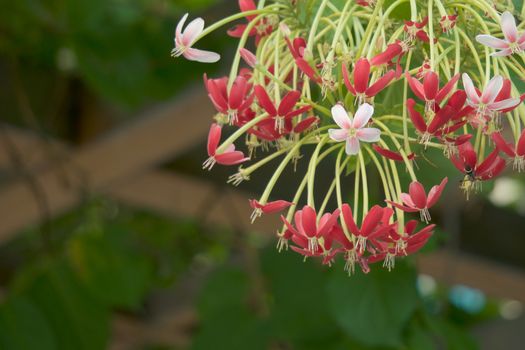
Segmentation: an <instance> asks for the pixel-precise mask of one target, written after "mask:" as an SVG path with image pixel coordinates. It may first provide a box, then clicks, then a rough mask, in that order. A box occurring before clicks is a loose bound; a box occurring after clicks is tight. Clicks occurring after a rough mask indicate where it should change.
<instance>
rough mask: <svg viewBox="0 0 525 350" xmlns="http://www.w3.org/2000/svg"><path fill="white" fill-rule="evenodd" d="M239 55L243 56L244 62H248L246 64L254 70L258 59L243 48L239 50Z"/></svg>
mask: <svg viewBox="0 0 525 350" xmlns="http://www.w3.org/2000/svg"><path fill="white" fill-rule="evenodd" d="M239 54H240V55H241V57H242V59H243V60H244V62H246V64H247V65H249V66H250V67H252V68H254V67H255V66H256V65H257V57H256V56H255V55H254V54H253V52H251V51H250V50H247V49H245V48H241V49H240V50H239Z"/></svg>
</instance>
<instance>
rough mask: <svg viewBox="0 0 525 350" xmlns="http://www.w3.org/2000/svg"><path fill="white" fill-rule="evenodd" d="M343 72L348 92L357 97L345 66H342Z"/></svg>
mask: <svg viewBox="0 0 525 350" xmlns="http://www.w3.org/2000/svg"><path fill="white" fill-rule="evenodd" d="M341 70H342V71H343V81H344V83H345V85H346V88H347V89H348V91H350V93H351V94H352V95H354V96H355V95H357V93H356V91H355V88H354V86H353V85H352V83H351V82H350V75H349V73H348V68H347V67H346V65H345V64H342V65H341Z"/></svg>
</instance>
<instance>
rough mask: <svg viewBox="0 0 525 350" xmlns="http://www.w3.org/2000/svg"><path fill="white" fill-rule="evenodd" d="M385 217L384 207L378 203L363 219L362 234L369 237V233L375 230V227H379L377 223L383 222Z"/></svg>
mask: <svg viewBox="0 0 525 350" xmlns="http://www.w3.org/2000/svg"><path fill="white" fill-rule="evenodd" d="M382 218H383V208H381V207H380V206H378V205H374V206H373V207H372V208H371V209H370V211H369V212H368V214H366V217H365V218H364V220H363V223H362V224H361V232H360V234H361V235H362V236H364V237H367V236H368V235H369V234H371V233H372V231H374V229H375V228H376V227H377V225H378V224H379V223H380V222H381V219H382Z"/></svg>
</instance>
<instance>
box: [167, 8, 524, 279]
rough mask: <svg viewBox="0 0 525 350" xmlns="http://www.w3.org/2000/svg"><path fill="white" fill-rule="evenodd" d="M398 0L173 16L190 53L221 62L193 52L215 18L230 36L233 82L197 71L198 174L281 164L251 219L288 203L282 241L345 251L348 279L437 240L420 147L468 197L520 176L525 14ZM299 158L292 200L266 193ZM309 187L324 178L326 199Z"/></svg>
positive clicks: (310, 252) (314, 250)
mask: <svg viewBox="0 0 525 350" xmlns="http://www.w3.org/2000/svg"><path fill="white" fill-rule="evenodd" d="M406 2H407V1H403V0H399V1H394V2H389V3H388V5H387V3H386V2H385V1H383V0H374V1H371V0H359V1H344V2H334V1H331V0H313V1H295V0H273V1H271V0H268V1H264V0H260V1H259V3H258V4H257V3H255V2H254V0H239V7H240V10H241V12H239V13H237V14H234V15H232V16H230V17H227V18H225V19H223V20H221V21H219V22H217V23H215V24H213V25H212V26H210V27H208V28H206V29H205V28H204V22H203V21H202V20H201V19H196V20H193V21H192V22H190V24H188V26H187V27H186V28H185V29H184V28H183V25H184V23H185V21H186V19H187V15H185V16H184V17H183V18H182V20H181V22H180V23H179V24H178V25H177V29H176V35H175V48H174V49H173V51H172V53H173V55H174V56H180V55H182V56H184V57H185V58H186V59H189V60H195V61H200V62H214V61H216V60H218V59H219V58H220V56H219V55H218V54H215V53H212V52H209V51H202V50H197V49H194V48H193V45H195V44H196V43H197V42H198V41H199V40H200V39H201V38H202V37H204V36H205V35H207V34H209V33H210V32H212V31H214V30H218V29H219V28H221V27H222V26H224V25H229V26H230V29H229V30H228V31H227V34H228V35H230V36H232V37H234V38H238V39H239V45H238V50H237V52H236V54H235V57H234V60H233V63H232V65H231V71H230V74H229V76H227V77H221V78H216V79H210V78H208V77H206V76H205V77H204V82H205V87H206V89H207V91H208V95H209V97H210V100H211V102H212V103H213V105H214V106H215V108H216V110H217V115H216V116H215V121H214V122H213V123H212V125H211V128H210V133H209V139H208V158H207V160H206V161H205V162H204V164H203V167H204V168H206V169H210V170H211V168H212V167H213V166H214V165H215V164H220V165H226V166H232V165H239V167H238V171H237V172H236V173H234V174H233V175H232V176H231V177H230V179H229V180H228V182H229V183H231V184H233V185H236V186H237V185H239V184H240V183H241V182H243V181H248V180H249V179H250V178H251V177H252V176H254V175H255V174H256V173H257V171H258V170H259V169H261V168H262V167H264V166H268V165H269V164H277V165H274V166H275V168H274V169H273V174H272V175H271V177H270V178H269V179H268V182H267V185H266V188H265V190H264V191H263V192H262V193H261V195H260V196H259V197H258V198H257V199H253V200H251V201H250V203H249V204H250V205H251V207H252V208H253V210H254V211H253V214H252V216H251V219H252V221H253V220H256V219H257V218H258V217H260V216H261V215H263V214H272V213H278V212H283V211H286V212H285V213H283V215H282V216H281V218H282V223H283V225H282V227H281V229H280V230H279V231H278V233H277V236H278V237H277V238H278V243H277V246H278V249H279V250H282V249H287V248H288V247H291V249H292V250H293V251H295V252H297V253H299V254H301V255H303V256H304V257H305V258H306V257H320V258H321V261H322V262H323V263H325V264H331V263H332V262H333V261H334V260H335V259H338V258H341V259H343V260H344V261H345V270H346V271H348V273H352V272H353V271H354V270H355V267H356V266H359V267H360V268H361V269H362V270H363V271H364V272H368V271H369V270H370V266H371V264H374V263H377V262H382V263H383V266H385V267H386V268H388V269H391V268H392V267H393V266H394V262H395V260H396V258H398V257H403V256H406V255H409V254H412V253H415V252H416V251H418V250H419V249H421V248H422V247H423V246H424V245H425V244H426V242H427V241H428V240H429V238H430V237H431V236H432V233H433V230H434V227H435V226H434V225H433V224H430V221H431V213H430V212H431V210H432V207H433V206H434V205H435V204H436V203H437V202H438V200H439V198H440V196H441V194H442V192H443V190H444V188H445V186H446V184H447V181H448V179H447V178H444V179H443V181H441V183H440V184H437V185H434V186H433V187H431V188H430V190H429V191H428V192H427V190H426V189H425V186H424V185H423V184H422V181H423V182H424V180H425V179H419V178H418V173H419V170H418V168H417V167H416V164H415V159H417V158H418V157H419V156H422V153H424V152H427V151H428V149H438V150H440V151H442V152H439V153H438V154H439V156H443V157H446V158H448V159H449V160H450V162H451V163H452V164H453V165H454V166H455V167H456V168H457V170H458V173H457V174H458V175H459V176H463V180H462V181H461V186H460V187H461V188H462V189H463V190H464V191H465V193H466V195H467V198H468V196H469V195H470V194H471V193H472V192H476V191H478V190H480V189H481V184H482V183H483V182H484V181H491V180H493V179H494V178H495V177H497V176H499V175H500V174H501V173H502V172H503V171H504V170H505V169H508V170H509V171H512V170H514V171H517V172H523V171H525V129H524V128H523V125H524V124H525V106H524V105H523V103H522V101H523V99H524V98H525V94H522V93H524V92H525V91H519V84H520V81H521V80H524V79H525V67H524V63H525V57H524V56H523V55H524V53H523V50H524V49H525V30H524V29H522V27H523V26H525V22H521V23H517V22H516V19H515V17H514V16H513V14H512V13H511V12H510V10H512V7H511V6H510V4H511V2H510V1H507V2H505V1H504V2H503V3H505V4H506V3H508V4H509V6H508V8H507V9H505V8H504V7H505V6H504V5H501V4H500V6H498V10H501V11H503V12H502V13H500V12H498V11H497V10H496V9H495V8H494V7H493V4H492V2H491V1H489V0H465V1H464V2H461V3H459V2H449V1H444V0H432V1H426V0H424V1H423V0H409V1H408V2H409V4H410V6H409V8H410V10H409V11H406V13H404V11H405V10H404V9H406V7H403V6H402V5H404V4H405V3H406ZM502 7H503V8H502ZM505 10H508V11H505ZM400 14H402V15H404V16H405V18H400ZM401 17H402V16H401ZM238 20H240V22H239V23H234V22H236V21H238ZM471 33H476V34H477V36H476V34H474V35H473V37H472V34H471ZM243 63H244V64H245V65H244V64H243ZM223 128H227V129H229V130H230V131H231V132H230V136H229V137H227V138H226V139H224V140H223V141H222V142H221V132H222V129H223ZM243 144H244V145H243ZM236 146H237V147H238V148H237V149H236ZM246 154H248V155H246ZM432 154H435V153H432ZM441 154H442V155H441ZM422 157H423V158H425V159H426V156H422ZM276 161H277V163H276ZM299 162H300V163H305V164H306V167H304V168H306V171H305V172H303V173H298V174H297V176H299V178H300V179H302V180H301V181H300V182H299V185H298V186H297V188H296V193H295V195H294V196H293V197H292V198H276V196H275V193H276V192H278V191H277V190H278V187H279V186H281V183H280V179H281V175H282V174H283V173H284V172H285V171H296V165H297V164H298V163H299ZM248 164H249V165H248ZM420 164H421V163H420ZM508 165H510V166H508ZM423 166H424V165H423ZM320 167H323V169H326V168H328V169H330V168H332V169H333V171H331V173H332V174H333V175H332V176H330V177H329V178H326V175H324V176H323V177H321V176H320V175H319V174H318V171H317V170H318V169H319V168H320ZM404 170H406V173H407V175H408V177H409V180H408V181H407V180H405V178H406V176H404ZM402 171H403V173H402ZM323 174H326V172H323ZM372 174H374V176H372ZM450 176H454V174H450ZM376 179H378V180H376ZM421 180H422V181H421ZM316 182H317V183H319V182H323V183H326V184H328V189H327V190H326V193H325V194H324V195H323V196H321V198H318V196H319V193H318V191H316V190H315V184H316ZM406 182H408V183H406ZM323 187H326V186H323ZM429 187H430V186H429ZM377 188H379V192H380V195H381V196H382V197H383V198H382V199H380V200H378V199H377V198H376V197H377V196H375V197H374V196H372V192H371V189H374V190H373V193H374V194H376V193H377V192H378V190H377ZM427 188H428V187H427ZM407 213H418V214H419V215H418V216H416V218H417V219H419V220H417V219H416V220H408V221H407V219H406V218H405V215H413V214H407Z"/></svg>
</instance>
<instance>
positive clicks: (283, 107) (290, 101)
mask: <svg viewBox="0 0 525 350" xmlns="http://www.w3.org/2000/svg"><path fill="white" fill-rule="evenodd" d="M300 97H301V93H300V92H299V91H296V90H294V91H290V92H289V93H287V94H286V96H284V98H283V99H282V100H281V103H280V104H279V109H278V110H277V114H278V115H280V116H283V117H284V116H286V115H287V114H288V113H290V111H291V110H292V108H294V107H295V104H296V103H297V101H298V100H299V98H300Z"/></svg>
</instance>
